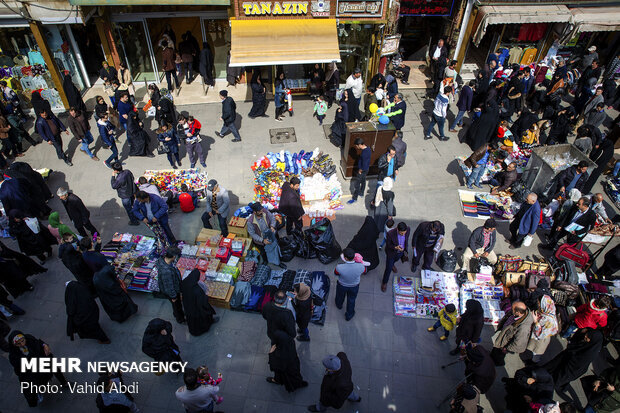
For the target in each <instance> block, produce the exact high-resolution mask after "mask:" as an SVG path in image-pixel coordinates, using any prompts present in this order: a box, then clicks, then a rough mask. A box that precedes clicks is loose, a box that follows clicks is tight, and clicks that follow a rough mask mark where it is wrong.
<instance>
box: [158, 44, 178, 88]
mask: <svg viewBox="0 0 620 413" xmlns="http://www.w3.org/2000/svg"><path fill="white" fill-rule="evenodd" d="M161 45H162V47H163V48H164V50H162V52H161V60H162V69H164V72H165V73H166V83H167V84H168V91H169V92H170V93H172V91H174V85H173V84H172V78H174V83H175V84H176V87H177V89H178V88H179V87H181V85H180V83H179V78H178V77H177V66H176V64H175V60H176V59H175V55H174V45H171V44H168V41H166V40H164V41H162V42H161Z"/></svg>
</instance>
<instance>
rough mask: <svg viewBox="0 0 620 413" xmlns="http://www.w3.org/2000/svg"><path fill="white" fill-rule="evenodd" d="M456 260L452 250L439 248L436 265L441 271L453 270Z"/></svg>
mask: <svg viewBox="0 0 620 413" xmlns="http://www.w3.org/2000/svg"><path fill="white" fill-rule="evenodd" d="M456 261H457V259H456V254H455V253H454V251H452V250H441V251H440V252H439V255H437V265H439V268H441V271H443V272H454V270H455V268H456Z"/></svg>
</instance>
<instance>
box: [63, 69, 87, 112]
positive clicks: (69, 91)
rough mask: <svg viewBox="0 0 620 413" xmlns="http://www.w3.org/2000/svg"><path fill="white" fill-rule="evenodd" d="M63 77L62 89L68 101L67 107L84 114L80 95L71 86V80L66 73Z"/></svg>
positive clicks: (84, 107) (84, 109) (83, 105)
mask: <svg viewBox="0 0 620 413" xmlns="http://www.w3.org/2000/svg"><path fill="white" fill-rule="evenodd" d="M66 73H67V74H65V75H64V79H63V80H62V88H63V89H64V90H65V94H66V95H67V100H68V101H69V107H72V108H75V109H77V110H79V111H81V112H83V113H86V105H85V104H84V100H83V99H82V94H81V93H80V91H79V90H78V89H77V88H76V87H75V84H73V80H72V79H71V76H70V75H69V73H68V72H66Z"/></svg>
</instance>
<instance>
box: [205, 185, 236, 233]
mask: <svg viewBox="0 0 620 413" xmlns="http://www.w3.org/2000/svg"><path fill="white" fill-rule="evenodd" d="M205 194H206V199H205V200H206V201H207V202H206V204H207V208H206V209H205V212H204V213H203V214H202V225H203V227H205V228H209V229H213V227H212V226H211V222H210V219H211V217H213V216H217V220H218V222H219V223H220V231H221V233H222V236H224V237H226V236H228V224H227V223H226V220H227V219H228V209H229V207H230V199H229V197H228V191H227V190H226V189H224V188H222V187H221V186H220V185H219V184H218V183H217V181H216V180H215V179H211V180H210V181H209V183H208V184H207V190H206V191H205Z"/></svg>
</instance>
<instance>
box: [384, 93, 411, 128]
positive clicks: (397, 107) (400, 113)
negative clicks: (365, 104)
mask: <svg viewBox="0 0 620 413" xmlns="http://www.w3.org/2000/svg"><path fill="white" fill-rule="evenodd" d="M385 109H386V110H388V111H389V112H388V113H387V114H386V116H387V117H389V118H391V119H392V124H393V125H394V128H396V130H401V129H402V128H403V126H405V113H406V112H407V104H406V103H405V101H404V100H403V95H402V93H397V94H396V96H394V102H393V103H390V104H389V105H387V106H386V107H385Z"/></svg>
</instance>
